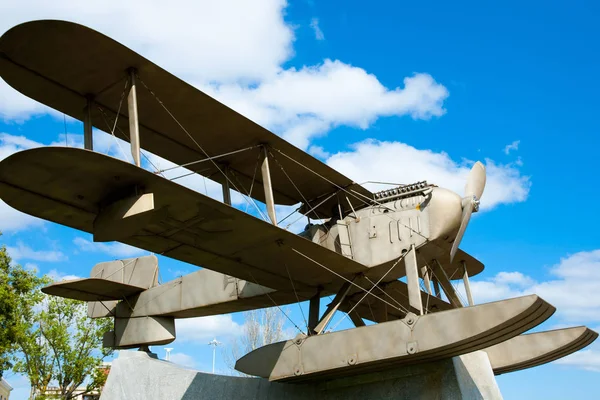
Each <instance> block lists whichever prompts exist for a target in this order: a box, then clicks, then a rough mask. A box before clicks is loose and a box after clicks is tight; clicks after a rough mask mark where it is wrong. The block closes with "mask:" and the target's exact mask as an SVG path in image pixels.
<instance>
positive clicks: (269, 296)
mask: <svg viewBox="0 0 600 400" xmlns="http://www.w3.org/2000/svg"><path fill="white" fill-rule="evenodd" d="M248 274H250V277H251V278H252V280H253V281H254V283H256V284H257V285H258V286H260V287H263V288H264V286H262V285H260V284H259V283H258V281H257V280H256V278H255V277H254V275H253V274H252V272H251V271H250V270H248ZM263 294H264V295H266V296H267V297H268V298H269V300H271V302H272V303H273V304H274V305H275V307H277V308H278V309H279V311H280V312H281V313H282V314H283V315H285V317H286V318H287V319H288V321H290V322H291V323H292V325H294V326H295V327H296V329H298V332H300V333H301V334H304V331H302V329H300V328H299V327H298V325H296V323H295V322H294V321H293V320H292V319H291V318H290V316H289V315H287V313H286V312H285V311H283V310H282V309H281V307H280V306H279V305H278V304H277V303H276V302H275V300H273V298H272V297H271V295H270V294H269V293H268V292H267V291H266V290H263Z"/></svg>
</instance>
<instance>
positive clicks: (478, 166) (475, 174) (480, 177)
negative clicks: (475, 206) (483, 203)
mask: <svg viewBox="0 0 600 400" xmlns="http://www.w3.org/2000/svg"><path fill="white" fill-rule="evenodd" d="M483 189H485V167H484V166H483V164H482V163H481V162H480V161H477V162H476V163H475V165H473V168H471V172H469V177H468V178H467V184H466V185H465V197H469V198H472V197H473V196H475V197H477V199H478V200H479V199H481V195H482V194H483Z"/></svg>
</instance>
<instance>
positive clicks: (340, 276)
mask: <svg viewBox="0 0 600 400" xmlns="http://www.w3.org/2000/svg"><path fill="white" fill-rule="evenodd" d="M292 251H294V252H295V253H297V254H300V255H301V256H302V257H304V258H306V259H307V260H309V261H312V262H313V263H315V264H317V265H318V266H320V267H321V268H323V269H326V270H327V271H329V272H331V273H332V274H334V275H336V276H337V277H339V278H341V279H343V280H344V281H346V282H348V283H350V284H351V285H353V286H356V287H357V288H359V289H360V290H362V291H363V292H369V293H368V294H370V295H371V296H373V297H375V298H376V299H377V300H379V301H382V302H384V303H385V304H387V305H388V306H390V307H392V308H395V309H396V310H398V311H402V310H400V309H399V308H398V307H396V306H395V305H393V304H391V303H389V302H387V301H385V300H384V299H382V298H381V297H379V296H377V295H375V294H373V293H370V291H369V290H367V289H365V288H363V287H362V286H360V285H358V284H356V283H354V282H352V281H351V280H349V279H347V278H345V277H343V276H342V275H340V274H338V273H337V272H335V271H334V270H332V269H329V268H327V267H326V266H324V265H323V264H321V263H319V262H318V261H316V260H313V259H312V258H310V257H309V256H307V255H306V254H304V253H302V252H300V251H298V250H296V249H294V248H293V247H292Z"/></svg>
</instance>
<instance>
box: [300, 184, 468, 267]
mask: <svg viewBox="0 0 600 400" xmlns="http://www.w3.org/2000/svg"><path fill="white" fill-rule="evenodd" d="M416 185H419V186H418V187H417V188H416V189H415V190H412V191H408V192H407V193H402V192H401V191H400V190H399V189H396V192H394V189H392V190H390V191H387V192H379V193H377V194H376V196H378V197H379V199H377V197H376V204H374V205H369V206H367V207H364V208H361V209H358V210H356V211H354V212H350V213H348V214H347V215H344V216H343V217H342V218H332V219H330V220H328V221H326V222H324V223H322V224H309V225H307V227H306V229H305V231H304V232H302V233H301V234H300V235H301V236H304V237H306V238H308V239H310V240H312V241H313V242H315V243H318V244H320V245H321V246H324V247H327V248H329V249H331V250H333V251H336V252H337V253H340V254H342V255H344V256H346V257H348V258H352V259H353V260H355V261H358V262H360V263H361V264H364V265H366V266H367V267H369V268H371V269H372V270H373V273H374V275H379V274H378V273H377V272H376V271H378V270H379V269H381V270H383V269H386V266H388V265H390V264H392V263H394V262H395V261H396V260H397V259H398V258H399V257H401V256H402V255H403V254H404V253H406V252H407V251H408V250H409V249H410V247H411V246H412V245H414V246H415V247H416V248H417V249H418V251H419V254H420V256H421V258H422V260H423V262H427V261H430V260H431V259H434V258H438V257H441V256H442V255H444V254H448V253H449V252H450V247H451V246H452V242H453V240H454V238H455V237H456V233H457V231H458V228H459V226H460V222H461V213H462V205H461V201H462V199H461V197H460V196H459V195H458V194H456V193H454V192H452V191H450V190H447V189H443V188H440V187H435V186H432V185H426V184H416ZM381 193H383V194H381ZM388 193H389V194H388ZM401 272H402V268H399V269H398V273H400V275H399V276H402V275H401ZM398 273H396V274H393V275H394V276H396V277H398Z"/></svg>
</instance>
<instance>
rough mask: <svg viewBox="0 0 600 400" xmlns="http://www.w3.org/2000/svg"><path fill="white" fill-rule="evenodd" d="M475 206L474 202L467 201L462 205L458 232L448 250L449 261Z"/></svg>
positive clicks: (454, 252)
mask: <svg viewBox="0 0 600 400" xmlns="http://www.w3.org/2000/svg"><path fill="white" fill-rule="evenodd" d="M474 207H475V203H474V202H472V201H469V202H468V203H467V204H465V206H464V207H463V212H462V220H461V221H460V228H459V229H458V233H457V234H456V238H454V243H452V249H451V250H450V263H452V261H453V260H454V256H455V255H456V252H457V251H458V246H459V245H460V241H461V240H462V238H463V236H464V235H465V230H466V229H467V225H469V220H470V219H471V214H473V208H474Z"/></svg>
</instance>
